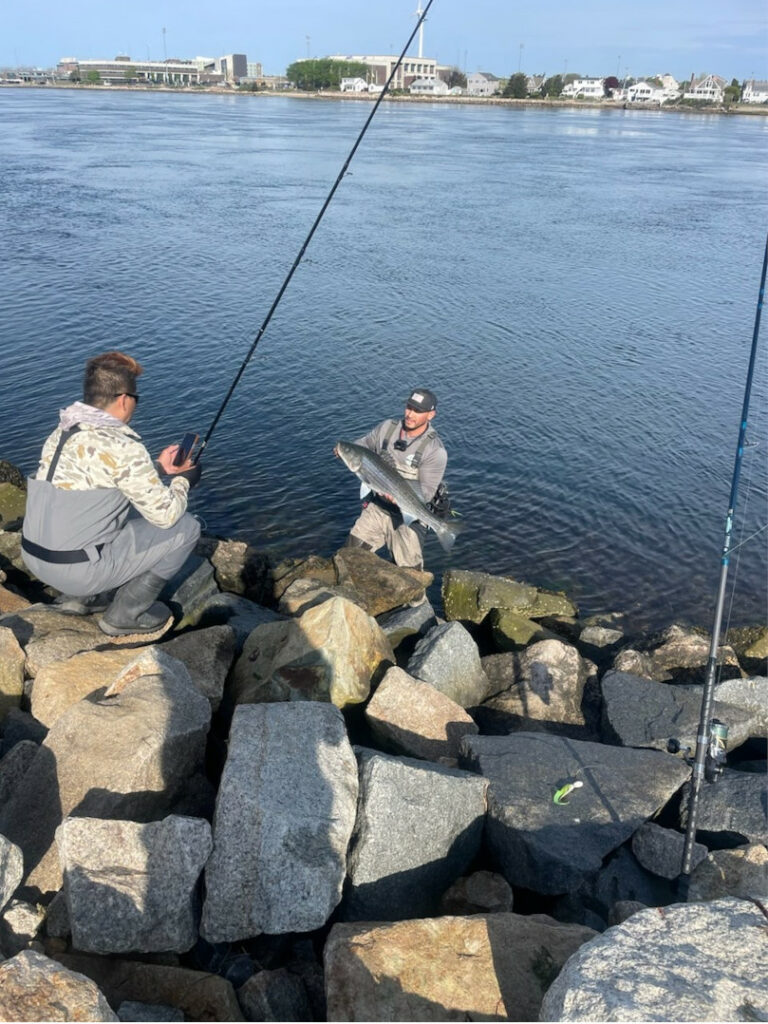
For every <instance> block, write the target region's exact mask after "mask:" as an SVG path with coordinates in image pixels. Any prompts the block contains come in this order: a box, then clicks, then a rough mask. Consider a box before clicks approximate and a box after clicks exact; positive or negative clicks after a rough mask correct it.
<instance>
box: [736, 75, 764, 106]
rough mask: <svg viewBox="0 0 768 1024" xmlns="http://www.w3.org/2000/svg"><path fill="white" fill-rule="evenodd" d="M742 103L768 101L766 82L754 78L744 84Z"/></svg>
mask: <svg viewBox="0 0 768 1024" xmlns="http://www.w3.org/2000/svg"><path fill="white" fill-rule="evenodd" d="M741 101H742V103H768V82H758V81H756V80H755V79H754V78H750V80H749V81H748V82H747V83H746V84H745V85H744V92H743V93H742V95H741Z"/></svg>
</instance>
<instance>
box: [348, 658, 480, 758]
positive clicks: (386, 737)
mask: <svg viewBox="0 0 768 1024" xmlns="http://www.w3.org/2000/svg"><path fill="white" fill-rule="evenodd" d="M365 717H366V720H367V722H368V724H369V725H370V727H371V732H372V733H373V735H374V736H375V737H376V739H377V740H378V741H379V742H380V743H381V744H382V745H383V747H384V749H387V750H392V751H394V752H395V753H397V754H406V755H410V756H412V757H422V758H424V759H425V760H427V761H438V760H440V759H441V758H452V759H453V760H455V759H456V758H457V757H458V755H459V745H460V743H461V740H462V737H463V736H467V735H469V734H474V733H476V732H477V726H476V725H475V723H474V721H473V720H472V718H471V717H470V716H469V715H468V714H467V713H466V711H464V709H463V708H462V707H460V706H459V705H458V704H456V703H455V701H452V700H451V699H450V697H446V696H445V694H443V693H440V691H439V690H436V689H435V687H434V686H430V685H429V683H424V682H422V681H421V680H419V679H413V678H412V677H411V676H409V675H408V673H407V672H403V670H402V669H401V668H394V667H393V668H390V669H388V670H387V673H386V675H385V676H384V678H383V679H382V681H381V683H380V684H379V686H378V688H377V689H376V692H375V693H374V695H373V697H371V699H370V701H369V702H368V706H367V707H366V709H365Z"/></svg>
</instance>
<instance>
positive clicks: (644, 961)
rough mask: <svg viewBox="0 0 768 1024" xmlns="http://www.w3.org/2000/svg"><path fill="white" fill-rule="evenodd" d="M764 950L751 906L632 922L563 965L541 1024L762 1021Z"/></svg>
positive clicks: (759, 916) (680, 910) (766, 1002)
mask: <svg viewBox="0 0 768 1024" xmlns="http://www.w3.org/2000/svg"><path fill="white" fill-rule="evenodd" d="M766 1018H768V943H766V941H765V916H764V914H763V913H762V912H761V911H760V910H759V909H758V907H756V906H755V905H754V904H753V903H748V902H746V901H742V900H735V899H725V900H717V901H715V902H713V903H699V904H687V905H686V904H678V905H676V906H672V907H667V908H666V910H665V911H664V912H663V913H659V911H658V910H656V909H650V910H643V911H641V912H640V913H637V914H633V915H632V917H630V918H629V920H628V921H626V922H625V923H624V924H622V925H619V926H618V927H616V928H611V929H610V930H609V931H607V932H605V933H604V934H603V935H601V936H599V937H598V938H595V939H593V940H592V941H591V942H588V943H586V944H585V945H584V946H582V947H581V949H579V950H577V951H576V953H575V954H574V955H573V956H572V957H571V958H570V960H569V961H568V963H567V964H566V965H565V967H564V968H563V970H562V971H561V973H560V974H559V976H558V977H557V978H556V980H555V981H554V983H553V984H552V986H551V987H550V989H549V991H548V992H547V994H546V995H545V996H544V1000H543V1003H542V1006H541V1013H540V1016H539V1019H540V1020H543V1021H620V1020H661V1021H693V1020H700V1021H701V1020H711V1021H717V1020H765V1019H766Z"/></svg>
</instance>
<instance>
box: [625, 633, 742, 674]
mask: <svg viewBox="0 0 768 1024" xmlns="http://www.w3.org/2000/svg"><path fill="white" fill-rule="evenodd" d="M709 647H710V638H709V637H708V636H706V635H702V634H701V633H700V632H697V631H696V630H692V629H688V628H686V627H683V626H669V627H668V628H667V629H665V630H664V631H663V633H661V634H660V635H658V636H654V637H651V638H650V639H648V640H647V641H645V642H643V643H642V644H640V645H638V649H633V648H630V647H627V648H625V649H624V650H623V651H620V652H619V654H618V655H617V656H616V659H615V661H614V663H613V667H614V668H615V669H616V670H617V671H620V672H629V673H636V674H637V675H640V676H646V677H647V678H648V679H653V680H654V681H655V682H660V683H661V682H676V683H698V684H701V683H703V682H704V673H705V668H706V664H707V661H708V659H709ZM718 665H719V668H718V673H719V676H720V678H721V679H732V678H738V677H740V676H742V675H743V674H744V673H743V672H742V670H741V667H740V665H739V661H738V658H737V657H736V653H735V652H734V650H733V648H732V647H729V646H727V645H725V644H724V645H722V646H721V647H720V648H719V649H718Z"/></svg>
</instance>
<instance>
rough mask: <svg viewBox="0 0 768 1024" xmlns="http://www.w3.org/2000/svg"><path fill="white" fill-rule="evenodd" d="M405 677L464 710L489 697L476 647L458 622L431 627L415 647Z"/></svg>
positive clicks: (486, 679)
mask: <svg viewBox="0 0 768 1024" xmlns="http://www.w3.org/2000/svg"><path fill="white" fill-rule="evenodd" d="M408 674H409V675H412V676H415V677H416V679H423V680H424V682H425V683H430V685H432V686H434V687H435V689H437V690H439V691H440V692H441V693H444V694H445V695H446V697H450V698H451V700H453V701H455V702H456V703H457V704H460V705H461V707H463V708H468V707H471V706H472V705H474V704H480V703H481V702H482V701H483V700H485V697H486V696H487V694H488V677H487V676H486V674H485V672H484V671H483V667H482V665H481V664H480V653H479V651H478V649H477V644H476V643H475V641H474V640H473V639H472V637H471V636H470V635H469V633H468V632H467V630H466V629H465V628H464V626H462V625H461V623H460V622H446V623H444V624H443V625H442V626H435V627H433V628H432V629H431V630H430V631H429V632H428V633H427V635H426V636H425V637H424V638H423V639H422V640H420V641H419V642H418V644H417V645H416V649H415V650H414V652H413V654H412V655H411V658H410V660H409V662H408Z"/></svg>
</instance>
